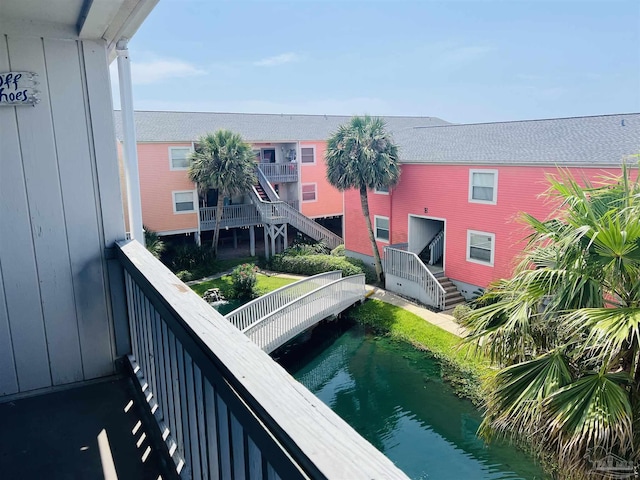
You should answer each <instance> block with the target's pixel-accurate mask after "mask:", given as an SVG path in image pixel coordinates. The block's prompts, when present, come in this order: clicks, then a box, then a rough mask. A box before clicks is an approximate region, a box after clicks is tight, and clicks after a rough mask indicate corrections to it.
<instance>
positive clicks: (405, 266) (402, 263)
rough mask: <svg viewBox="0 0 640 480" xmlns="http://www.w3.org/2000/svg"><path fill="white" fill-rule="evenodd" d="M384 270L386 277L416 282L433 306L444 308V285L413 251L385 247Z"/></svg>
mask: <svg viewBox="0 0 640 480" xmlns="http://www.w3.org/2000/svg"><path fill="white" fill-rule="evenodd" d="M384 271H385V274H386V275H387V277H388V276H389V275H394V276H396V277H400V278H404V279H405V280H409V281H411V282H414V283H416V284H418V285H419V286H420V287H421V288H422V289H423V290H424V291H425V292H426V294H427V296H428V297H429V298H430V299H431V301H432V302H433V306H434V307H436V308H439V309H440V310H444V308H445V296H446V293H445V290H444V287H443V286H442V285H440V282H438V279H437V278H436V277H434V276H433V273H431V272H430V271H429V269H428V268H427V266H426V265H425V264H424V263H422V260H420V257H418V256H417V255H416V254H415V253H413V252H407V251H404V250H399V249H397V248H393V247H385V249H384Z"/></svg>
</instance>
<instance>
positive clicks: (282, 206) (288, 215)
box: [251, 169, 343, 249]
mask: <svg viewBox="0 0 640 480" xmlns="http://www.w3.org/2000/svg"><path fill="white" fill-rule="evenodd" d="M256 173H257V175H258V181H257V182H256V185H254V187H253V188H252V189H251V191H252V194H253V203H254V204H255V205H256V208H257V209H258V211H259V212H260V216H261V218H262V221H263V222H264V223H267V224H272V225H273V224H282V223H288V224H289V225H291V226H292V227H294V228H295V229H297V230H299V231H300V232H302V233H304V234H305V235H308V236H309V237H311V238H313V239H314V240H316V241H318V242H324V243H325V244H326V245H327V246H328V247H329V248H331V249H333V248H336V247H337V246H338V245H341V244H342V243H343V240H342V237H340V236H339V235H336V234H335V233H333V232H332V231H331V230H329V229H328V228H325V227H323V226H322V225H320V224H319V223H318V222H316V221H314V220H312V219H311V218H309V217H307V216H305V215H303V214H302V213H300V212H299V211H298V210H296V209H295V208H293V207H292V206H291V205H289V204H288V203H286V202H283V201H282V200H280V197H279V196H278V194H277V193H276V192H275V190H274V189H273V187H272V186H271V184H270V183H269V181H268V180H267V177H266V176H265V175H264V173H263V172H262V171H261V170H260V169H256Z"/></svg>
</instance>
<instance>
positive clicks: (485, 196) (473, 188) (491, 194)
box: [469, 170, 498, 205]
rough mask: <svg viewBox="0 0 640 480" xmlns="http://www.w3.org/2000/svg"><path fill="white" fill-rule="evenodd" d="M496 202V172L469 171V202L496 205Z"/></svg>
mask: <svg viewBox="0 0 640 480" xmlns="http://www.w3.org/2000/svg"><path fill="white" fill-rule="evenodd" d="M497 200H498V171H497V170H469V201H470V202H473V203H491V204H494V205H495V204H496V202H497Z"/></svg>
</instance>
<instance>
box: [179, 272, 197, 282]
mask: <svg viewBox="0 0 640 480" xmlns="http://www.w3.org/2000/svg"><path fill="white" fill-rule="evenodd" d="M176 277H178V278H179V279H180V280H182V281H183V282H190V281H191V280H193V274H192V273H191V272H190V271H189V270H180V271H179V272H176Z"/></svg>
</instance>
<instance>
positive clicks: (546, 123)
mask: <svg viewBox="0 0 640 480" xmlns="http://www.w3.org/2000/svg"><path fill="white" fill-rule="evenodd" d="M394 138H395V141H396V142H397V143H398V144H399V145H400V148H401V154H400V157H401V160H402V163H434V164H440V163H444V164H514V165H541V164H546V165H581V166H588V165H619V164H620V163H622V161H623V160H626V161H628V163H630V164H632V163H637V161H638V158H633V157H631V156H632V155H637V154H639V153H640V114H637V113H631V114H619V115H600V116H593V117H573V118H557V119H550V120H528V121H515V122H500V123H481V124H468V125H446V126H434V127H427V128H415V129H412V130H404V131H401V132H397V133H396V134H395V135H394Z"/></svg>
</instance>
